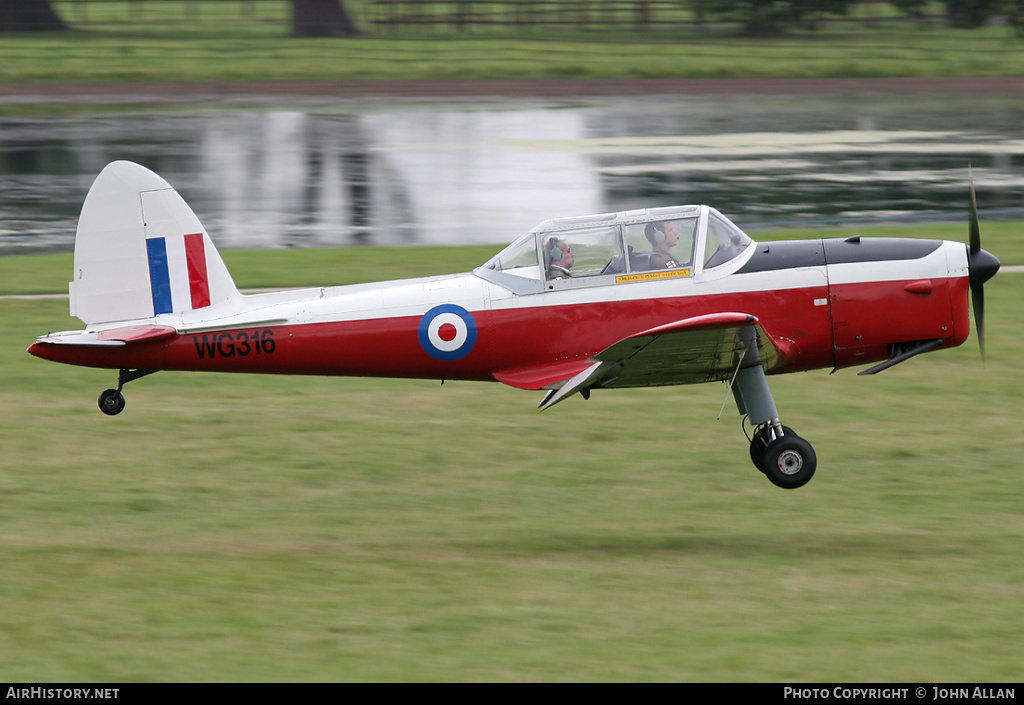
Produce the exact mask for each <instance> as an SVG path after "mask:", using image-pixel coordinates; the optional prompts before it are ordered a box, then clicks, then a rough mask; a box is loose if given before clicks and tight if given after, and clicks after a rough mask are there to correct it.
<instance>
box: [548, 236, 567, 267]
mask: <svg viewBox="0 0 1024 705" xmlns="http://www.w3.org/2000/svg"><path fill="white" fill-rule="evenodd" d="M561 244H562V242H561V240H559V239H558V238H557V237H553V238H551V239H550V240H548V248H549V249H548V259H550V260H551V261H552V262H557V261H558V260H560V259H562V255H563V254H564V251H563V250H562V248H561V247H560V245H561Z"/></svg>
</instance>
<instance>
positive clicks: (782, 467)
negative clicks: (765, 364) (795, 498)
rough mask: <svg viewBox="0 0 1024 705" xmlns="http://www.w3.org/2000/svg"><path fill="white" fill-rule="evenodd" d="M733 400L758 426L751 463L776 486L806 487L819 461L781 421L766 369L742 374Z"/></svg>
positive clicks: (735, 388)
mask: <svg viewBox="0 0 1024 705" xmlns="http://www.w3.org/2000/svg"><path fill="white" fill-rule="evenodd" d="M732 391H733V396H734V397H735V398H736V406H737V407H738V408H739V411H740V414H743V415H746V416H747V417H748V418H749V419H750V421H751V423H753V424H754V427H755V428H754V437H753V438H752V439H751V441H750V459H751V461H753V463H754V466H755V467H756V468H757V469H758V470H760V471H761V472H763V473H764V474H765V475H766V476H767V477H768V479H769V480H771V481H772V483H773V484H775V485H777V486H778V487H782V488H784V489H788V490H792V489H796V488H797V487H802V486H804V485H806V484H807V483H808V482H809V481H810V479H811V478H812V477H814V471H815V469H817V465H818V459H817V456H816V455H815V453H814V449H813V448H812V447H811V444H810V443H808V442H807V441H805V440H804V439H803V438H800V436H798V435H796V433H794V432H793V429H791V428H790V427H788V426H783V425H782V422H780V421H779V412H778V410H777V409H776V408H775V400H774V399H772V392H771V389H769V388H768V380H767V379H766V378H765V374H764V369H763V368H762V367H761V366H760V365H758V366H755V367H748V368H746V369H742V370H739V371H738V372H737V374H736V381H735V382H734V384H733V388H732Z"/></svg>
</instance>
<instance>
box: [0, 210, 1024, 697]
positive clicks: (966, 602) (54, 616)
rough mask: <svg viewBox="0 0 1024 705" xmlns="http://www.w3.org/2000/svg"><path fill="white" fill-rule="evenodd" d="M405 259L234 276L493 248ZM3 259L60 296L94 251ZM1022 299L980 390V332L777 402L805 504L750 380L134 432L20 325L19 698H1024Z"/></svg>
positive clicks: (436, 391)
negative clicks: (657, 688) (112, 694)
mask: <svg viewBox="0 0 1024 705" xmlns="http://www.w3.org/2000/svg"><path fill="white" fill-rule="evenodd" d="M996 230H998V229H997V228H995V227H988V228H986V229H985V231H984V235H985V236H986V243H985V244H986V247H987V248H989V249H991V250H992V251H994V252H996V253H997V254H1000V255H1001V256H1003V259H1004V262H1011V261H1016V262H1020V260H1018V259H1016V257H1017V254H1014V255H1013V256H1012V257H1007V256H1005V255H1004V253H1003V250H1002V249H1001V248H1003V247H1008V246H1009V245H1008V243H1010V244H1012V243H1011V240H1012V238H1013V235H1012V228H1009V227H1008V228H1007V232H1006V234H1005V235H1003V234H1000V233H998V232H996ZM814 232H815V233H816V234H820V232H819V231H814ZM863 234H865V235H867V234H869V233H868V232H866V231H865V232H864V233H863ZM776 235H779V234H773V236H776ZM311 254H315V255H317V257H316V259H317V260H322V261H323V266H324V268H325V270H323V271H322V270H319V269H314V270H313V271H309V270H307V267H308V266H310V265H311V263H310V261H309V260H307V259H305V258H306V257H308V256H310V255H311ZM382 254H383V253H381V252H380V251H375V250H373V249H370V248H367V249H366V250H353V249H348V250H344V251H338V252H334V251H276V252H263V253H252V252H226V253H224V255H225V258H226V259H227V260H228V265H229V267H231V268H232V270H233V272H234V273H235V276H236V278H237V279H238V280H239V282H240V283H242V284H244V285H253V286H258V285H278V284H284V283H287V284H295V285H301V284H319V283H327V281H328V280H329V279H330V278H329V277H325V276H324V275H325V274H328V273H330V272H331V271H333V273H334V274H335V275H340V276H342V277H343V278H344V277H349V276H352V278H353V279H354V278H362V279H367V280H372V279H377V278H387V277H390V276H392V275H393V272H394V271H395V266H396V264H395V260H394V256H400V257H403V258H404V257H408V258H409V261H410V262H412V261H415V260H417V259H419V260H420V261H422V262H424V263H423V264H422V265H421V266H422V267H423V269H424V270H433V271H450V270H451V269H468V268H470V267H471V266H473V265H474V264H476V263H478V262H480V261H482V260H483V259H484V258H485V257H486V254H485V253H483V252H481V251H478V250H477V248H472V249H469V250H465V251H463V250H459V249H454V250H448V251H446V252H444V253H441V252H424V253H417V252H416V251H414V250H408V251H406V250H389V251H388V256H387V257H386V258H385V257H383V256H382ZM417 254H419V255H421V256H420V257H417V256H416V255H417ZM442 254H443V255H445V256H443V257H442V256H441V255H442ZM335 257H336V258H337V259H334V260H333V261H332V259H331V258H335ZM353 258H358V259H355V260H354V259H353ZM346 261H347V262H348V263H349V264H348V265H346V264H345V262H346ZM356 261H357V262H358V264H355V262H356ZM453 264H454V265H456V266H454V267H450V266H449V265H453ZM0 265H2V267H3V269H2V271H0V281H2V282H4V284H5V286H10V285H9V284H8V281H9V280H8V275H9V274H11V273H13V272H15V271H18V272H36V271H38V272H46V275H45V277H46V278H47V279H52V280H53V281H54V288H55V290H58V291H60V290H63V287H64V284H63V282H64V281H65V280H66V277H67V269H68V268H69V260H68V258H67V257H65V256H41V257H18V258H14V257H10V258H3V259H0ZM316 266H317V267H319V266H321V265H320V264H317V265H316ZM417 273H420V272H417ZM422 273H427V271H424V272H422ZM1018 276H1019V275H1015V274H1009V273H1003V274H1001V275H999V276H997V277H996V278H995V279H994V280H992V281H991V282H990V283H989V285H988V286H987V287H986V293H987V300H986V304H987V311H988V320H987V322H988V341H987V342H988V360H987V364H986V365H985V366H982V365H981V363H980V361H979V358H978V353H977V347H976V344H975V342H974V340H973V339H972V340H970V341H968V344H967V345H965V346H963V347H962V348H958V349H956V350H951V351H943V352H939V353H935V354H931V355H924V356H921V357H919V358H917V359H915V360H913V361H911V362H908V363H906V364H904V365H900V366H898V367H896V368H894V369H892V370H889V371H886V372H884V373H882V374H880V375H878V376H876V377H872V378H862V377H857V376H856V375H855V374H854V372H853V371H849V370H847V371H841V372H838V373H836V374H835V375H831V376H830V375H828V374H827V371H821V372H816V373H804V374H800V375H791V376H781V377H776V378H773V380H772V386H773V391H774V393H775V398H776V402H777V403H778V405H779V408H780V410H781V411H782V413H783V415H784V419H785V421H786V422H787V424H788V425H791V426H793V427H794V428H796V429H797V430H798V431H799V432H800V433H801V434H802V435H804V436H806V437H807V438H808V439H810V440H811V441H812V442H813V443H814V444H815V448H816V450H817V451H818V455H819V459H820V462H819V471H818V474H817V476H816V477H815V478H814V480H813V481H812V482H811V483H810V484H809V485H808V486H806V487H804V488H802V489H800V490H797V491H793V492H786V491H783V490H779V489H777V488H775V487H774V486H772V485H771V484H770V483H768V482H767V481H766V480H765V479H764V478H763V477H762V476H761V475H760V473H758V472H756V471H755V470H754V468H753V467H752V466H751V465H750V463H749V460H748V458H747V446H746V441H745V440H744V438H743V436H742V433H741V432H740V429H739V423H738V417H737V416H736V413H735V407H734V406H733V405H732V404H731V403H730V404H729V405H728V406H727V407H726V413H725V415H724V416H723V419H722V420H721V421H716V420H715V416H716V415H717V414H718V409H719V407H720V406H721V403H722V400H723V398H724V396H725V389H724V386H722V385H703V386H691V387H676V388H662V389H651V390H627V391H620V392H606V393H600V392H598V393H595V394H594V396H593V398H592V399H591V400H589V401H583V400H581V399H576V400H573V401H570V402H567V403H566V404H563V405H560V406H558V407H556V408H555V409H553V410H551V411H549V412H544V413H540V412H538V411H536V409H535V406H536V403H537V402H538V401H539V398H538V397H537V396H536V395H532V394H529V393H526V392H521V391H517V390H513V389H510V388H506V387H503V386H501V385H498V384H484V383H475V384H474V383H450V382H449V383H447V384H445V385H443V386H440V385H438V384H437V383H431V382H422V381H407V380H406V381H402V380H371V379H342V378H303V377H296V378H289V377H275V376H268V377H264V376H246V375H238V376H234V375H222V376H217V375H213V374H199V373H161V374H158V375H154V376H152V377H147V378H145V379H143V380H139V381H137V382H133V383H132V384H131V385H130V386H129V387H128V388H127V390H126V391H127V397H128V408H127V409H126V410H125V412H124V413H123V414H122V415H120V416H118V417H116V418H108V417H105V416H103V415H102V414H101V413H100V412H99V411H98V409H97V408H96V397H97V395H98V393H99V391H100V390H102V389H103V388H105V387H107V386H110V385H111V383H113V382H114V378H115V375H114V373H113V372H112V371H103V370H90V369H80V368H73V367H63V366H59V365H54V364H52V363H48V362H45V361H42V360H37V359H35V358H32V357H30V356H29V355H27V354H25V352H24V349H25V347H26V346H27V345H28V344H29V343H30V342H31V341H32V340H33V339H34V337H35V336H36V335H38V334H40V333H43V332H45V331H47V330H57V329H68V328H77V327H79V325H78V322H77V321H76V320H74V319H70V318H69V317H68V315H67V304H66V301H62V300H50V299H44V300H23V299H5V300H2V301H0V320H2V321H3V326H2V327H0V343H2V344H0V370H2V371H3V385H2V386H0V448H3V453H2V460H0V463H2V465H0V563H2V565H3V566H4V569H3V571H0V602H2V604H3V609H2V610H0V680H4V681H8V682H17V681H26V682H28V681H31V682H38V681H60V682H87V681H160V682H165V681H253V680H261V681H307V680H308V681H346V680H388V681H392V680H431V681H432V680H441V681H452V680H458V681H463V680H509V681H532V680H543V681H589V680H630V681H633V680H651V681H664V680H676V681H780V680H781V681H817V682H821V681H833V682H850V681H872V682H878V681H887V682H891V681H900V682H929V681H932V682H967V681H973V682H1014V681H1017V680H1019V679H1020V674H1021V671H1020V663H1021V660H1022V656H1024V647H1022V646H1021V643H1020V638H1019V625H1020V624H1021V622H1022V620H1024V588H1022V585H1024V564H1022V563H1021V561H1020V547H1021V545H1022V540H1024V514H1022V512H1021V501H1022V498H1024V494H1022V490H1021V488H1022V487H1024V466H1022V465H1021V463H1020V458H1021V455H1022V453H1024V434H1022V432H1021V430H1020V423H1019V421H1018V419H1017V414H1018V413H1019V399H1020V398H1021V396H1022V395H1024V376H1022V373H1021V372H1020V365H1019V360H1018V358H1019V355H1018V352H1019V344H1018V342H1017V338H1018V331H1019V330H1020V329H1021V327H1022V326H1024V308H1022V307H1021V306H1020V295H1019V293H1018V290H1019V285H1018V284H1019V283H1018V281H1017V279H1016V277H1018ZM337 278H338V277H337V276H335V277H334V279H335V280H336V279H337Z"/></svg>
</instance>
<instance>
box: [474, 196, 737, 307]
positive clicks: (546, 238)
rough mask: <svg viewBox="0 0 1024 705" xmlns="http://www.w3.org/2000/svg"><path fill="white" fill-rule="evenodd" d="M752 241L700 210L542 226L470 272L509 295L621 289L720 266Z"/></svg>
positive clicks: (706, 209)
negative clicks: (624, 285)
mask: <svg viewBox="0 0 1024 705" xmlns="http://www.w3.org/2000/svg"><path fill="white" fill-rule="evenodd" d="M752 242H753V241H752V240H751V239H750V238H749V237H747V235H746V234H745V233H744V232H743V231H742V230H740V229H739V228H738V227H736V225H734V224H733V223H732V222H731V221H730V220H729V219H728V218H726V217H725V216H724V215H722V214H721V213H719V212H718V211H717V210H715V209H714V208H710V207H708V206H674V207H670V208H651V209H643V210H635V211H623V212H620V213H603V214H599V215H588V216H580V217H574V218H557V219H552V220H545V221H544V222H543V223H540V224H539V225H537V226H536V227H535V228H533V230H531V231H530V232H528V233H527V234H525V235H523V236H522V237H520V238H519V239H518V240H516V241H515V242H513V243H512V244H511V245H509V246H508V247H506V248H505V249H504V250H502V251H501V252H499V253H498V254H497V255H496V256H495V257H493V258H492V259H491V260H489V261H488V262H487V263H485V264H484V265H483V266H482V267H479V268H478V269H477V270H476V272H475V273H476V274H477V276H479V277H481V278H483V279H486V280H487V281H491V282H493V283H495V284H498V285H499V286H502V287H504V288H506V289H509V290H510V291H512V292H513V293H516V294H530V293H539V292H541V291H546V290H552V289H562V288H575V287H581V286H596V285H601V284H612V283H623V282H627V281H639V280H644V279H652V278H657V276H656V274H657V273H658V272H661V271H663V270H665V271H668V270H674V272H677V273H676V274H674V275H673V276H676V277H677V276H693V275H694V274H696V273H698V272H701V271H704V270H708V269H713V268H715V267H720V266H722V265H725V264H727V263H729V262H731V261H732V260H733V259H735V258H736V257H737V256H739V255H740V254H742V253H743V252H745V251H746V250H747V248H748V247H749V246H750V245H751V243H752Z"/></svg>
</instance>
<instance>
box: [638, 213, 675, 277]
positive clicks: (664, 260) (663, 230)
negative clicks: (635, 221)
mask: <svg viewBox="0 0 1024 705" xmlns="http://www.w3.org/2000/svg"><path fill="white" fill-rule="evenodd" d="M644 235H646V236H647V241H648V242H650V243H651V247H652V248H654V249H653V250H652V252H651V258H650V264H649V265H648V266H649V267H650V268H651V269H674V268H676V267H679V266H681V265H680V264H679V262H678V261H677V260H676V258H675V257H673V256H672V253H671V252H669V250H671V249H672V248H673V247H675V246H676V245H677V244H678V243H679V235H678V234H676V229H675V227H674V226H673V225H672V223H671V222H670V221H667V220H666V221H665V222H663V223H648V224H647V227H646V228H644Z"/></svg>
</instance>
